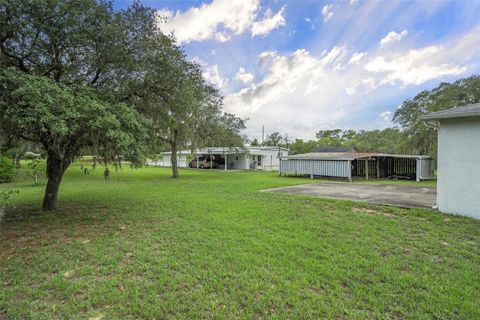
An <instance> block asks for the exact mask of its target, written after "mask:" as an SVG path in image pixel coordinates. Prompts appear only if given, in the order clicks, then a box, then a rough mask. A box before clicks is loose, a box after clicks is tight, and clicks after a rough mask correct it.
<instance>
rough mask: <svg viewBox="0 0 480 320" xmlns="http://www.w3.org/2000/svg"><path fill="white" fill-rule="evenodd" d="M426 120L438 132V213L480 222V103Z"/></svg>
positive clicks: (441, 113)
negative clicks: (464, 216) (468, 217)
mask: <svg viewBox="0 0 480 320" xmlns="http://www.w3.org/2000/svg"><path fill="white" fill-rule="evenodd" d="M423 119H424V120H426V121H427V123H428V124H430V125H432V126H434V127H436V128H438V173H437V205H438V209H439V210H440V211H442V212H446V213H454V214H462V215H467V216H471V217H474V218H477V219H480V168H479V164H480V103H477V104H473V105H468V106H465V107H458V108H452V109H447V110H443V111H438V112H434V113H431V114H429V115H427V116H424V117H423Z"/></svg>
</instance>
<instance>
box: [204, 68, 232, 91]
mask: <svg viewBox="0 0 480 320" xmlns="http://www.w3.org/2000/svg"><path fill="white" fill-rule="evenodd" d="M203 69H204V71H203V77H204V78H205V80H207V81H208V82H210V83H211V84H213V85H215V86H216V87H218V88H219V89H222V88H223V87H224V86H225V84H226V82H227V81H226V80H225V79H223V78H222V76H221V75H220V71H219V70H218V65H216V64H214V65H212V66H208V67H207V66H204V68H203Z"/></svg>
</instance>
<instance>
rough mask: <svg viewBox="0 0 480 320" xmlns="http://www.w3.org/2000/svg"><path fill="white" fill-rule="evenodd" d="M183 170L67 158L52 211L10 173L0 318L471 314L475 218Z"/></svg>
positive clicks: (476, 294)
mask: <svg viewBox="0 0 480 320" xmlns="http://www.w3.org/2000/svg"><path fill="white" fill-rule="evenodd" d="M180 174H181V178H180V179H177V180H174V179H172V178H170V172H169V170H168V169H159V168H144V169H140V170H131V169H130V168H125V169H124V170H123V173H115V172H112V176H111V181H110V183H109V184H105V183H104V182H103V177H102V172H101V168H100V169H97V171H96V172H95V173H93V174H91V175H89V176H84V175H82V174H81V170H80V169H79V168H78V167H73V168H71V169H70V170H69V171H68V172H67V175H66V177H65V179H64V182H63V184H62V187H61V190H60V209H59V210H58V211H57V212H52V213H43V212H41V211H39V208H40V205H41V200H42V195H43V188H44V185H41V186H32V185H31V183H30V182H29V181H23V182H19V183H17V184H16V185H15V186H16V187H17V188H18V189H19V190H20V194H18V195H16V196H15V199H14V200H15V203H16V208H15V209H11V210H9V212H8V215H7V216H6V218H5V219H4V222H3V224H2V231H1V236H0V319H3V318H5V319H17V318H18V319H51V318H54V319H57V318H58V319H88V318H92V319H101V318H103V319H153V318H157V319H158V318H184V319H185V318H188V319H191V318H217V319H227V318H278V319H285V318H290V319H293V318H296V319H307V318H311V319H315V318H332V319H413V318H415V319H479V318H480V308H479V301H480V221H475V220H472V219H469V218H464V217H458V216H450V215H443V214H439V213H437V212H435V211H432V210H425V209H410V210H407V209H399V208H392V207H382V206H373V205H367V204H361V203H354V202H349V201H335V200H324V199H318V198H313V197H308V196H292V195H283V194H274V193H261V192H258V190H261V189H266V188H273V187H277V186H286V185H292V184H299V183H305V182H310V180H307V179H300V178H279V177H277V175H276V174H275V173H261V172H258V173H253V172H227V173H224V172H209V171H208V170H206V171H195V170H181V171H180ZM430 184H431V183H430ZM0 187H1V188H5V187H12V186H11V185H10V186H8V185H1V186H0Z"/></svg>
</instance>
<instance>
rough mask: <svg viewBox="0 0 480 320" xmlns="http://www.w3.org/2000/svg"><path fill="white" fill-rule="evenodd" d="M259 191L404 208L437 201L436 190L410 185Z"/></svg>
mask: <svg viewBox="0 0 480 320" xmlns="http://www.w3.org/2000/svg"><path fill="white" fill-rule="evenodd" d="M262 191H264V192H279V193H289V194H302V195H309V196H318V197H322V198H334V199H345V200H353V201H362V202H368V203H373V204H383V205H391V206H397V207H406V208H432V207H433V206H434V205H435V203H436V199H437V189H436V188H434V187H422V186H412V185H386V184H359V183H336V182H325V183H311V184H302V185H297V186H291V187H282V188H275V189H268V190H262Z"/></svg>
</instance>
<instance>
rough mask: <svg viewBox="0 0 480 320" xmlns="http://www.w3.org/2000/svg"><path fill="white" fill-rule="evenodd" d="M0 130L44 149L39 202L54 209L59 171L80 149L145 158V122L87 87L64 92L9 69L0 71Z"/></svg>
mask: <svg viewBox="0 0 480 320" xmlns="http://www.w3.org/2000/svg"><path fill="white" fill-rule="evenodd" d="M0 122H1V124H2V130H5V131H8V132H9V133H10V134H13V135H15V136H18V137H19V138H22V139H25V140H27V141H31V142H35V143H39V144H41V145H42V146H43V147H44V150H45V151H46V153H47V155H48V157H47V173H48V176H49V181H48V183H47V190H46V194H45V199H44V203H43V208H44V209H46V210H50V209H55V207H56V197H57V192H58V187H59V184H60V181H61V178H62V176H63V173H64V172H65V170H66V169H67V168H68V166H69V165H70V163H71V162H72V161H73V160H74V158H75V157H76V156H78V155H79V154H80V152H81V151H82V149H83V148H85V147H87V146H97V147H103V148H108V149H114V150H115V151H116V152H117V154H122V155H123V156H124V157H125V158H126V159H128V160H130V161H132V162H133V163H136V164H140V163H141V162H142V160H143V157H144V155H145V149H144V148H143V144H142V143H139V142H142V141H145V140H146V131H145V129H144V127H145V123H146V120H145V119H144V118H143V117H142V116H140V115H139V114H138V113H137V112H136V111H135V110H133V109H132V108H129V107H128V106H127V105H125V104H115V105H113V104H109V103H105V102H104V101H102V100H100V99H98V98H97V97H96V95H95V93H94V92H93V91H92V90H89V89H88V88H70V87H67V86H65V85H63V84H59V83H56V82H54V81H53V80H51V79H48V78H46V77H40V76H34V75H29V74H26V73H24V72H20V71H17V70H14V69H4V70H2V71H1V72H0Z"/></svg>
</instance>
